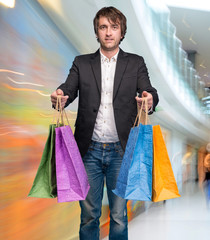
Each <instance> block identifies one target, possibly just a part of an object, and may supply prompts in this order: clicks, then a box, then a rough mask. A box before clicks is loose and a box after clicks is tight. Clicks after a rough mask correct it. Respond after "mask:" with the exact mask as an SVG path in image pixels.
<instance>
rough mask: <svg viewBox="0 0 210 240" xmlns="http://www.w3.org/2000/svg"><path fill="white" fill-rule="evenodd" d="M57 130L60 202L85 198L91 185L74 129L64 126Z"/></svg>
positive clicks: (56, 148)
mask: <svg viewBox="0 0 210 240" xmlns="http://www.w3.org/2000/svg"><path fill="white" fill-rule="evenodd" d="M55 132H56V144H55V154H56V178H57V196H58V202H71V201H78V200H84V199H85V198H86V196H87V193H88V191H89V188H90V186H89V183H88V177H87V174H86V171H85V167H84V164H83V161H82V158H81V155H80V152H79V149H78V146H77V143H76V141H75V139H74V135H73V133H72V130H71V128H70V126H62V127H57V128H56V129H55Z"/></svg>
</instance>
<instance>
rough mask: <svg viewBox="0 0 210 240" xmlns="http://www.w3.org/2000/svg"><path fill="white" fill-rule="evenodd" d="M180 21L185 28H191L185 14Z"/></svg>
mask: <svg viewBox="0 0 210 240" xmlns="http://www.w3.org/2000/svg"><path fill="white" fill-rule="evenodd" d="M182 22H183V23H184V25H185V26H186V27H187V28H191V27H190V25H189V24H188V23H187V22H186V20H185V16H184V17H183V18H182Z"/></svg>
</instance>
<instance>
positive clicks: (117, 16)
mask: <svg viewBox="0 0 210 240" xmlns="http://www.w3.org/2000/svg"><path fill="white" fill-rule="evenodd" d="M100 17H106V18H108V20H109V21H112V22H113V23H119V24H120V27H121V35H122V38H121V40H120V42H121V41H122V40H123V39H124V37H125V34H126V30H127V26H126V17H125V16H124V15H123V13H122V12H120V11H119V10H118V9H117V8H114V7H104V8H101V9H100V10H99V11H98V12H97V13H96V16H95V18H94V19H93V25H94V31H95V34H98V23H99V18H100Z"/></svg>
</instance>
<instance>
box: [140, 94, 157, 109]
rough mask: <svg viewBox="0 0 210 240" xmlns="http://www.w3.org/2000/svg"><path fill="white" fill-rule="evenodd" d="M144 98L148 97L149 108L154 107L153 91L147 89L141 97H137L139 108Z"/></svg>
mask: <svg viewBox="0 0 210 240" xmlns="http://www.w3.org/2000/svg"><path fill="white" fill-rule="evenodd" d="M142 98H147V104H148V110H151V108H152V107H153V97H152V94H151V93H148V92H146V91H143V93H142V95H141V98H140V97H136V101H137V103H138V106H139V108H140V107H141V105H142ZM143 110H145V106H143Z"/></svg>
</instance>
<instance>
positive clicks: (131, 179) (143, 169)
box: [125, 124, 153, 201]
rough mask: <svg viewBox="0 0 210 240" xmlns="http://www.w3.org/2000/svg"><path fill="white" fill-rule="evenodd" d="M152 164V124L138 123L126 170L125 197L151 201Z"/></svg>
mask: <svg viewBox="0 0 210 240" xmlns="http://www.w3.org/2000/svg"><path fill="white" fill-rule="evenodd" d="M152 165H153V137H152V125H143V124H140V129H139V134H138V139H137V143H136V147H135V149H134V152H133V157H132V162H131V165H130V168H129V172H128V180H127V187H126V192H125V199H130V200H141V201H151V197H152Z"/></svg>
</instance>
